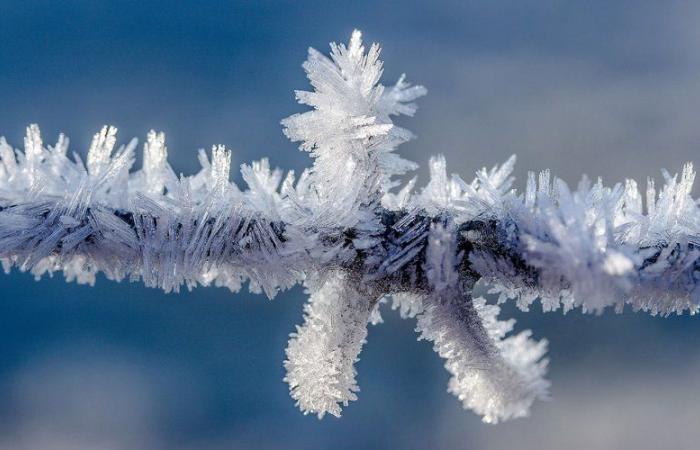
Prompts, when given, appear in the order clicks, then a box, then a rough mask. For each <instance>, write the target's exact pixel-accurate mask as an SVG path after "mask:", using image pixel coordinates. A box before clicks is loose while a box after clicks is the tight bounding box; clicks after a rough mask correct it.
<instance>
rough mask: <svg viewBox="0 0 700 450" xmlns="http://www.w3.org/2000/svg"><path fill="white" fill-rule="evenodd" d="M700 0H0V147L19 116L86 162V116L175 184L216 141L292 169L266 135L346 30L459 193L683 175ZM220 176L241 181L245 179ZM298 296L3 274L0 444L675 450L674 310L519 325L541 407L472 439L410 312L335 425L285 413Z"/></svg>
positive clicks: (375, 349) (388, 326) (420, 154)
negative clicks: (400, 86) (510, 160)
mask: <svg viewBox="0 0 700 450" xmlns="http://www.w3.org/2000/svg"><path fill="white" fill-rule="evenodd" d="M699 19H700V6H699V5H698V4H697V3H693V2H676V1H667V2H656V1H597V0H596V1H592V0H588V1H571V2H562V1H554V0H551V1H549V0H544V1H543V0H538V1H522V0H520V1H515V0H513V1H486V0H481V1H457V0H455V1H443V2H437V1H434V2H420V1H404V2H376V1H372V2H364V1H354V2H350V1H342V2H335V1H318V2H314V1H296V2H292V1H288V2H282V1H280V2H273V1H266V2H263V1H257V2H254V1H250V2H235V1H196V2H195V1H176V2H174V1H150V2H149V1H144V0H141V1H131V0H123V1H113V2H109V1H101V0H83V1H79V0H75V1H58V0H45V1H33V0H23V1H13V0H2V1H0V134H2V135H5V136H6V137H7V139H8V140H9V141H10V142H11V143H12V144H14V145H15V146H17V147H20V146H21V143H22V136H23V133H24V128H25V126H26V125H28V124H29V123H34V122H36V123H39V124H40V125H41V127H42V131H43V134H44V138H45V140H46V141H48V142H51V141H53V140H54V139H55V138H56V137H57V135H58V133H59V132H60V131H63V132H65V133H67V134H68V135H69V136H70V137H71V138H72V142H73V145H72V148H73V149H74V150H76V151H78V152H79V153H81V154H84V152H85V150H84V149H85V148H86V146H87V144H88V143H89V140H90V137H91V136H92V134H93V133H94V132H95V131H97V130H98V129H99V127H100V126H101V125H103V124H105V123H109V124H113V125H116V126H117V127H119V129H120V135H121V139H122V141H123V142H126V140H127V139H129V138H131V137H133V136H138V137H144V136H145V134H146V133H147V132H148V130H149V129H151V128H155V129H157V130H163V131H165V132H166V135H167V137H168V142H169V149H170V155H171V161H172V163H173V166H174V167H175V169H176V171H178V172H180V171H182V172H184V173H192V172H194V171H195V170H196V169H197V167H196V149H198V148H202V147H204V148H209V147H210V146H211V145H212V144H218V143H222V144H226V145H227V146H228V147H230V148H232V149H233V151H234V163H235V164H240V163H243V162H247V161H250V160H252V159H257V158H260V157H263V156H269V157H270V159H271V162H272V163H273V164H274V165H278V166H280V167H283V168H285V169H297V170H298V169H300V168H303V167H305V166H307V165H308V164H309V159H308V157H307V156H306V155H305V154H302V153H301V152H299V151H297V149H296V147H295V145H294V144H292V143H290V142H288V141H287V140H286V139H285V138H284V136H283V135H282V133H281V130H280V126H279V120H280V119H282V118H283V117H285V116H287V115H289V114H291V113H294V112H298V111H300V110H301V108H300V106H299V105H297V104H296V103H295V101H294V98H293V90H294V89H300V88H301V89H306V88H307V86H308V85H307V82H306V80H305V77H304V74H303V71H302V70H301V68H300V64H301V62H302V61H303V60H304V58H305V56H306V49H307V47H308V46H313V47H316V48H318V49H319V50H322V51H324V52H325V51H327V49H328V46H327V44H328V42H329V41H333V40H336V41H346V40H347V39H348V37H349V35H350V32H351V31H352V29H353V28H354V27H357V28H360V29H362V30H363V31H364V36H365V39H366V40H367V41H379V42H380V43H381V44H382V45H383V48H384V51H383V58H384V60H385V62H386V65H385V68H386V71H385V81H386V82H387V83H389V82H391V81H393V80H394V79H395V78H397V77H398V76H399V75H400V74H401V73H402V72H406V73H407V74H408V78H409V80H411V81H414V82H418V83H421V84H424V85H425V86H427V87H428V89H429V95H428V97H426V98H425V99H422V100H421V101H420V109H419V112H418V114H417V116H416V117H415V118H413V119H408V120H404V121H403V122H402V124H404V125H406V126H407V127H408V128H410V129H411V130H413V131H415V132H416V134H417V135H418V139H417V140H415V141H413V142H410V143H408V144H406V145H404V146H403V147H402V149H401V152H402V154H403V155H404V156H407V157H409V158H411V159H414V160H415V161H418V162H419V163H421V165H422V169H420V170H419V172H418V174H419V176H420V180H421V181H422V182H425V181H426V171H425V163H426V162H427V159H428V157H429V156H430V155H431V154H435V153H443V154H445V155H446V156H447V159H448V163H450V169H451V170H452V171H454V172H458V173H460V174H461V175H462V176H463V177H465V178H470V177H471V174H473V172H474V171H475V170H477V169H479V168H480V167H482V166H484V165H488V166H491V165H493V164H495V163H499V162H502V161H503V160H505V158H507V157H508V156H509V155H510V154H512V153H517V154H518V156H519V164H518V169H517V172H516V175H517V176H518V181H517V185H518V187H520V188H522V187H523V186H524V182H523V176H524V174H525V173H526V171H527V170H539V169H543V168H546V167H549V168H552V169H553V170H554V172H555V173H556V174H558V175H559V176H561V177H563V178H564V179H565V180H567V181H569V182H576V181H577V180H578V178H579V177H580V175H581V174H582V173H588V174H589V175H592V176H594V177H595V176H602V177H603V178H604V180H605V181H606V182H607V183H613V182H618V181H622V180H624V178H625V177H635V178H637V179H639V180H644V179H645V177H646V176H648V175H651V176H656V177H657V178H658V174H659V169H660V168H662V167H666V168H668V169H670V170H671V171H677V170H679V169H680V167H681V164H682V163H683V162H685V161H693V160H695V162H699V161H698V159H697V155H698V152H697V149H698V148H699V146H700V126H698V120H699V119H700V101H699V100H700V77H699V76H698V75H700V31H698V30H699V29H698V27H697V23H698V20H699ZM234 178H235V179H236V180H237V181H239V180H240V176H239V175H238V174H236V175H235V176H234ZM303 301H304V295H303V293H302V292H301V290H300V289H298V288H297V289H294V290H292V291H290V292H287V293H284V294H282V295H280V296H278V297H277V298H276V299H275V300H273V301H268V300H266V299H265V298H263V297H262V296H256V295H250V294H248V293H239V294H236V295H233V294H231V293H229V292H228V291H225V290H222V289H216V288H209V289H197V290H194V291H193V292H185V293H181V294H179V295H165V294H162V293H161V292H159V291H157V290H148V289H145V288H144V287H142V286H140V285H139V284H128V283H122V284H115V283H112V282H108V281H106V280H104V279H99V280H98V282H97V285H96V286H95V287H94V288H91V287H87V286H79V285H75V284H66V283H65V282H64V281H63V280H62V279H61V277H60V276H58V277H55V278H53V279H43V280H41V281H40V282H35V281H34V280H33V279H32V278H31V277H30V276H29V275H27V274H22V273H17V272H13V273H11V274H10V275H4V276H0V448H2V449H5V448H7V449H171V448H172V449H205V450H209V449H212V450H213V449H224V448H259V449H265V448H286V449H297V448H337V449H345V448H348V449H350V448H368V449H370V448H388V447H395V448H417V449H422V448H464V449H496V448H515V449H562V448H567V449H590V448H620V449H625V448H635V449H656V448H693V447H697V442H700V441H699V440H698V439H699V438H700V429H698V427H697V423H698V421H699V420H700V405H699V404H698V401H697V400H698V397H699V396H700V380H698V376H697V373H698V370H699V369H700V350H699V349H698V345H699V344H700V329H699V328H698V323H697V319H694V318H693V317H671V318H668V319H661V318H654V317H649V316H647V315H643V314H634V313H631V312H627V313H626V314H624V315H614V314H605V315H604V316H603V317H589V316H582V315H581V314H580V313H578V312H572V313H569V314H567V315H562V314H561V313H550V314H541V313H540V312H539V311H538V308H535V309H534V310H533V311H532V312H530V313H527V314H525V313H520V312H517V311H515V310H514V308H513V307H506V308H505V311H504V312H505V313H506V314H507V315H511V316H514V317H516V318H517V319H518V326H520V327H529V328H532V329H533V330H534V332H535V335H536V336H537V337H542V336H546V337H548V338H549V341H550V347H551V351H550V356H551V358H552V363H551V370H550V378H551V380H552V381H553V388H552V397H553V399H552V401H550V402H547V403H540V404H537V405H535V407H534V408H533V411H532V416H531V417H530V418H529V419H523V420H516V421H513V422H509V423H506V424H502V425H497V426H488V425H484V424H482V423H481V422H480V421H479V419H478V418H477V417H476V416H474V415H473V414H472V413H470V412H465V411H462V410H461V408H460V406H459V403H458V401H456V400H455V399H454V398H452V397H451V396H450V395H449V394H447V393H446V382H447V379H448V376H447V373H446V372H445V370H444V369H443V368H442V361H441V360H440V359H439V358H438V357H437V356H436V355H435V354H433V352H432V350H431V348H430V345H429V344H427V343H425V342H416V340H415V333H414V332H413V328H414V326H415V325H414V323H413V322H412V321H401V320H400V319H398V318H397V317H396V316H395V315H394V314H392V313H391V312H386V313H385V320H386V323H384V324H383V325H381V326H378V327H372V328H371V330H370V333H369V342H368V344H367V345H366V346H365V350H364V352H363V353H362V360H361V361H360V362H359V364H358V370H359V376H358V380H359V383H360V386H361V387H362V392H361V393H360V400H359V401H358V402H355V403H353V404H352V405H350V406H349V407H348V408H346V409H345V411H344V416H343V418H342V419H335V418H333V417H327V418H325V419H324V420H322V421H318V420H317V419H316V418H315V417H309V416H303V415H301V414H300V413H299V412H298V411H297V410H296V409H295V407H294V405H293V402H292V401H291V399H290V398H289V397H288V394H287V386H286V384H284V383H283V382H282V377H283V368H282V360H283V359H284V348H285V345H286V341H287V335H288V334H289V333H290V332H291V331H293V329H294V325H295V324H297V323H300V321H301V317H302V308H301V307H302V303H303Z"/></svg>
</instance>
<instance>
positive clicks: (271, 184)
mask: <svg viewBox="0 0 700 450" xmlns="http://www.w3.org/2000/svg"><path fill="white" fill-rule="evenodd" d="M303 67H304V69H305V70H306V73H307V75H308V78H309V80H310V82H311V85H312V87H313V91H310V92H306V91H299V92H297V94H296V97H297V99H298V101H299V102H300V103H302V104H304V105H307V106H309V107H311V109H310V110H309V111H307V112H304V113H301V114H296V115H293V116H291V117H288V118H287V119H284V120H283V121H282V124H283V127H284V133H285V134H286V135H287V136H288V137H289V138H290V139H291V140H292V141H294V142H298V143H299V146H300V149H301V150H303V151H307V152H309V153H310V154H311V156H312V157H313V159H314V163H313V166H312V167H311V168H309V169H308V170H306V171H304V172H303V173H302V174H300V176H299V177H298V178H295V176H294V174H292V173H289V174H287V175H286V176H285V175H283V173H282V172H281V171H280V170H277V169H275V170H272V169H271V168H270V166H269V162H268V161H267V160H266V159H263V160H261V161H258V162H253V163H252V164H250V165H247V164H243V165H242V166H241V173H242V176H243V180H244V181H245V183H246V184H247V188H246V189H240V188H239V187H237V186H236V185H234V184H232V183H231V182H230V181H229V173H230V166H231V154H230V152H229V151H228V150H227V149H226V148H224V147H223V146H215V147H213V148H212V151H211V153H210V155H207V153H206V152H204V151H201V152H200V155H199V160H200V163H201V166H202V168H201V170H200V171H199V172H198V173H197V174H195V175H193V176H179V177H178V176H176V175H175V173H174V172H173V170H172V169H171V167H170V165H169V164H168V162H167V151H168V149H167V147H166V144H165V136H164V135H163V133H156V132H155V131H152V132H151V133H149V134H148V137H147V141H146V143H145V145H144V147H143V151H144V157H143V166H142V167H141V168H140V169H138V170H135V171H134V170H132V166H133V164H134V160H135V158H134V152H135V149H136V146H137V144H136V141H135V140H134V141H131V142H130V143H129V144H127V145H124V146H121V147H117V146H116V142H117V137H116V134H117V130H116V129H115V128H113V127H105V128H103V129H102V130H101V131H100V132H99V133H97V134H96V135H95V137H94V139H93V141H92V144H91V145H90V148H89V151H88V154H87V159H86V161H85V163H83V161H82V160H81V159H80V157H78V156H74V157H72V158H69V156H68V144H69V142H68V139H67V138H66V137H65V136H63V135H61V136H59V138H58V141H57V143H56V144H55V145H54V146H46V145H45V144H44V142H43V140H42V137H41V135H40V132H39V128H38V127H37V126H36V125H31V126H30V127H28V128H27V137H26V139H25V142H24V150H23V151H21V150H14V149H13V148H12V147H10V146H9V145H8V144H7V142H6V141H5V140H4V139H2V138H0V262H1V263H2V265H3V267H4V268H5V270H6V271H8V270H10V268H11V267H18V268H19V269H20V270H23V271H31V273H33V274H34V275H35V276H37V277H39V276H41V275H42V274H45V273H52V272H54V271H62V272H63V273H64V274H65V276H66V279H68V280H75V281H77V282H80V283H94V281H95V275H96V273H98V272H102V273H104V275H105V276H106V277H107V278H109V279H112V280H117V281H119V280H122V279H125V278H129V279H130V280H138V279H140V280H142V281H143V282H144V283H145V284H146V285H147V286H152V287H158V288H161V289H163V290H165V291H167V292H170V291H178V290H179V289H181V288H182V287H183V286H184V287H186V288H188V289H190V288H193V287H195V286H197V285H205V286H206V285H211V284H213V285H216V286H225V287H227V288H229V289H230V290H232V291H234V292H235V291H238V290H239V289H240V288H241V287H242V285H243V284H244V283H246V282H247V283H248V287H249V289H250V290H251V291H253V292H264V293H265V294H267V295H268V296H269V297H274V296H275V294H276V293H277V292H278V291H279V290H281V289H286V288H289V287H291V286H293V285H295V284H297V283H303V284H304V285H305V286H306V288H307V290H308V292H309V302H308V303H307V305H306V306H305V307H304V323H303V325H301V326H299V327H298V328H297V330H296V332H294V333H292V335H291V339H290V341H289V346H288V348H287V352H286V357H287V359H286V361H285V363H284V366H285V368H286V370H287V376H286V378H285V381H286V382H287V383H288V384H289V389H290V394H291V396H292V398H293V399H294V400H296V402H297V405H298V406H299V408H300V409H301V410H302V411H304V412H305V413H313V414H316V415H318V417H323V416H324V415H325V414H327V413H328V414H331V415H335V416H338V415H340V413H341V408H342V407H343V406H346V405H347V404H348V403H349V402H350V401H354V400H356V398H357V392H358V390H359V388H358V386H357V383H356V380H355V375H356V372H355V367H354V364H355V362H356V361H357V360H358V357H359V354H360V351H361V349H362V345H363V344H364V342H365V339H366V337H367V326H368V324H377V323H380V322H381V314H380V308H381V307H382V305H383V304H385V303H387V302H388V301H390V302H391V309H395V310H396V309H398V310H399V314H400V316H401V317H402V318H409V319H415V320H416V323H417V331H418V333H419V338H420V339H426V340H429V341H431V342H432V343H433V346H434V348H435V351H436V352H437V353H438V354H439V355H440V356H441V357H442V358H444V359H445V367H446V369H447V370H448V372H449V373H450V374H451V376H452V378H451V379H450V382H449V386H448V390H449V392H451V393H453V394H454V395H455V396H457V397H458V398H459V400H460V401H461V402H462V404H463V405H464V407H465V408H469V409H471V410H473V411H474V412H476V413H477V414H479V415H481V417H482V418H483V420H484V421H486V422H494V423H495V422H498V421H501V420H507V419H510V418H515V417H521V416H524V415H526V414H528V412H529V410H530V407H531V405H532V403H533V402H534V401H535V400H537V399H542V398H546V397H547V388H548V382H547V381H546V380H545V378H544V376H545V371H546V366H547V360H546V358H544V354H545V352H546V341H545V340H539V341H536V340H534V339H531V333H530V332H529V331H520V332H518V333H512V330H513V327H514V322H513V320H505V321H504V320H500V319H498V314H499V311H500V308H499V307H498V306H497V305H495V304H489V303H487V301H486V300H484V299H483V298H473V296H472V288H473V287H474V285H475V283H476V282H478V281H480V280H481V281H483V282H486V283H489V284H490V286H491V290H492V292H494V293H498V294H500V297H499V302H504V301H506V300H507V299H509V298H510V299H515V300H516V302H517V305H518V306H519V307H520V308H521V309H523V310H527V309H528V308H529V307H530V305H531V304H532V303H533V302H534V301H536V300H537V299H540V301H541V304H542V306H543V308H544V309H545V310H547V311H549V310H557V309H559V308H562V309H563V310H564V311H567V310H570V309H572V308H577V307H578V308H581V309H582V310H583V311H586V312H601V311H603V310H604V309H605V308H609V307H610V308H614V309H615V310H617V311H622V310H623V308H624V307H625V305H629V306H630V307H631V308H632V309H634V310H643V311H648V312H650V313H652V314H662V315H667V314H670V313H682V312H685V311H688V312H690V313H695V312H697V311H698V306H699V305H700V288H699V287H698V286H700V282H699V280H700V259H699V258H700V248H699V246H700V211H699V209H698V205H697V202H696V201H695V200H694V199H693V198H692V197H691V187H692V183H693V180H694V177H695V173H694V172H693V169H692V166H691V165H687V166H685V168H684V169H683V172H682V174H681V175H680V176H671V175H669V174H667V173H665V172H664V178H665V181H666V184H665V186H663V187H662V188H661V189H660V190H658V191H657V188H656V186H655V184H654V183H653V181H650V182H649V183H648V187H647V189H646V192H645V194H644V195H642V193H641V192H640V191H639V189H638V187H637V184H636V183H635V182H634V181H631V180H628V181H627V182H626V183H625V184H624V185H623V184H618V185H615V186H613V187H612V188H610V187H605V186H603V184H602V183H601V182H600V181H598V182H596V183H591V182H590V181H588V180H586V179H584V180H583V181H582V182H581V183H580V185H579V186H578V188H577V189H575V190H572V189H570V188H569V187H568V186H567V185H566V184H565V183H564V182H563V181H561V180H559V179H557V178H553V177H552V176H551V175H550V173H549V172H548V171H544V172H542V173H540V174H539V176H536V175H534V174H530V176H529V178H528V180H527V187H526V190H525V192H524V193H523V194H518V193H517V192H516V191H515V190H514V189H512V179H511V177H510V174H511V172H512V169H513V166H514V164H515V158H511V159H510V160H508V161H507V162H506V163H505V164H504V165H503V166H500V167H494V168H493V169H491V170H486V169H483V170H481V171H479V172H477V174H476V178H475V179H474V181H472V182H470V183H467V182H466V181H464V180H463V179H462V178H461V177H459V176H458V175H451V176H448V172H447V164H446V161H445V158H444V157H442V156H438V157H434V158H432V159H431V161H430V173H431V178H430V182H429V183H428V184H427V185H426V186H425V187H424V188H423V189H421V190H418V191H416V192H414V189H415V184H416V180H415V178H414V179H412V180H411V181H409V182H408V183H407V184H406V185H405V186H403V187H401V188H398V181H397V179H396V176H397V175H403V174H406V173H407V172H409V171H410V170H412V169H414V168H415V167H416V166H415V164H414V163H412V162H410V161H406V160H404V159H402V158H401V157H400V156H398V154H397V153H396V152H395V150H396V148H397V146H398V145H400V144H401V143H403V142H406V141H407V140H409V139H411V138H412V135H411V133H410V132H409V131H408V130H405V129H403V128H401V127H399V126H397V125H395V124H394V123H393V121H392V117H393V116H396V115H399V114H403V115H409V116H410V115H413V113H414V112H415V111H416V106H415V104H413V103H412V102H413V101H414V100H415V99H416V98H418V97H420V96H422V95H424V94H425V89H424V88H423V87H420V86H410V85H409V84H408V83H407V82H406V81H405V77H403V76H402V77H400V78H399V80H398V82H397V83H396V84H395V85H393V86H391V87H385V86H383V85H382V84H380V83H379V80H380V78H381V75H382V62H381V61H380V60H379V47H378V46H377V45H376V44H375V45H372V46H371V47H370V48H369V49H368V50H366V49H365V47H364V46H363V44H362V40H361V35H360V33H359V32H358V31H355V32H354V33H353V34H352V37H351V39H350V42H349V44H348V45H347V46H345V45H342V44H341V45H337V44H332V45H331V54H330V58H328V57H326V56H324V55H322V54H321V53H319V52H318V51H316V50H313V49H311V50H309V57H308V60H307V61H306V63H304V66H303ZM397 188H398V189H397Z"/></svg>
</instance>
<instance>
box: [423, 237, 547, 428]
mask: <svg viewBox="0 0 700 450" xmlns="http://www.w3.org/2000/svg"><path fill="white" fill-rule="evenodd" d="M455 237H456V233H455V229H454V228H452V229H450V228H445V227H443V226H441V225H436V226H433V228H432V230H431V233H430V238H429V243H428V249H427V255H426V266H427V269H426V270H427V274H428V279H429V281H430V283H431V285H432V288H433V290H432V292H430V293H429V294H428V295H427V296H426V297H425V299H424V302H423V303H424V308H425V309H424V311H423V312H422V314H420V315H419V316H418V326H417V330H418V331H419V332H420V339H427V340H430V341H432V342H433V346H434V349H435V351H436V352H437V353H438V354H439V355H440V356H441V357H442V358H445V360H446V362H445V368H446V369H447V371H448V372H450V374H451V375H452V378H451V379H450V381H449V384H448V390H449V392H451V393H452V394H454V395H455V396H456V397H457V398H459V400H460V401H461V402H462V404H463V405H464V407H465V408H468V409H471V410H473V411H474V412H476V413H477V414H479V415H481V416H482V419H483V421H484V422H487V423H497V422H499V421H502V420H508V419H511V418H515V417H523V416H526V415H527V414H528V413H529V411H530V406H531V405H532V403H533V402H534V401H535V400H536V399H544V398H546V397H547V389H548V388H549V383H548V382H547V381H546V380H545V379H544V375H545V373H546V368H547V360H546V359H544V358H543V356H544V355H545V353H546V351H547V341H546V340H541V341H539V342H536V341H533V340H531V339H530V335H531V333H530V331H529V330H526V331H522V332H520V333H519V334H516V335H513V336H509V337H506V335H507V334H508V333H510V332H511V331H512V329H513V325H514V323H515V321H514V320H512V319H511V320H508V321H499V320H498V319H497V317H498V313H499V311H500V308H499V307H498V306H496V305H488V304H486V301H485V300H484V299H483V298H477V299H474V300H472V298H471V286H464V285H463V284H461V283H460V280H459V274H458V272H457V264H458V263H459V262H460V260H461V258H462V255H460V254H459V253H458V252H457V246H456V240H455Z"/></svg>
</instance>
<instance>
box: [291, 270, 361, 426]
mask: <svg viewBox="0 0 700 450" xmlns="http://www.w3.org/2000/svg"><path fill="white" fill-rule="evenodd" d="M358 286H359V284H358V282H357V280H352V279H350V277H348V275H347V274H344V273H341V272H334V273H331V274H328V275H326V276H325V277H324V279H323V280H322V281H320V287H315V288H312V290H311V296H310V297H309V302H308V303H307V304H306V305H305V306H304V325H302V326H300V327H297V331H296V333H292V335H291V339H290V341H289V346H288V347H287V360H286V361H285V362H284V367H285V368H286V369H287V376H286V378H285V381H286V382H287V383H289V391H290V394H291V396H292V398H293V399H294V400H296V401H297V406H299V408H300V409H301V410H302V411H304V414H307V413H313V414H316V415H318V417H319V419H320V418H322V417H323V416H324V415H325V414H326V413H329V414H332V415H334V416H336V417H340V410H341V408H340V405H344V406H347V404H348V402H350V401H353V400H357V395H356V394H355V393H356V392H357V391H359V387H358V386H357V384H356V382H355V375H356V371H355V367H354V364H355V362H356V361H357V360H358V356H359V354H360V350H362V345H363V344H364V343H365V338H366V337H367V322H368V321H369V318H370V311H371V309H372V306H373V305H372V303H371V302H370V301H368V300H369V299H368V293H367V292H364V293H363V292H361V291H359V290H358Z"/></svg>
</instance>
